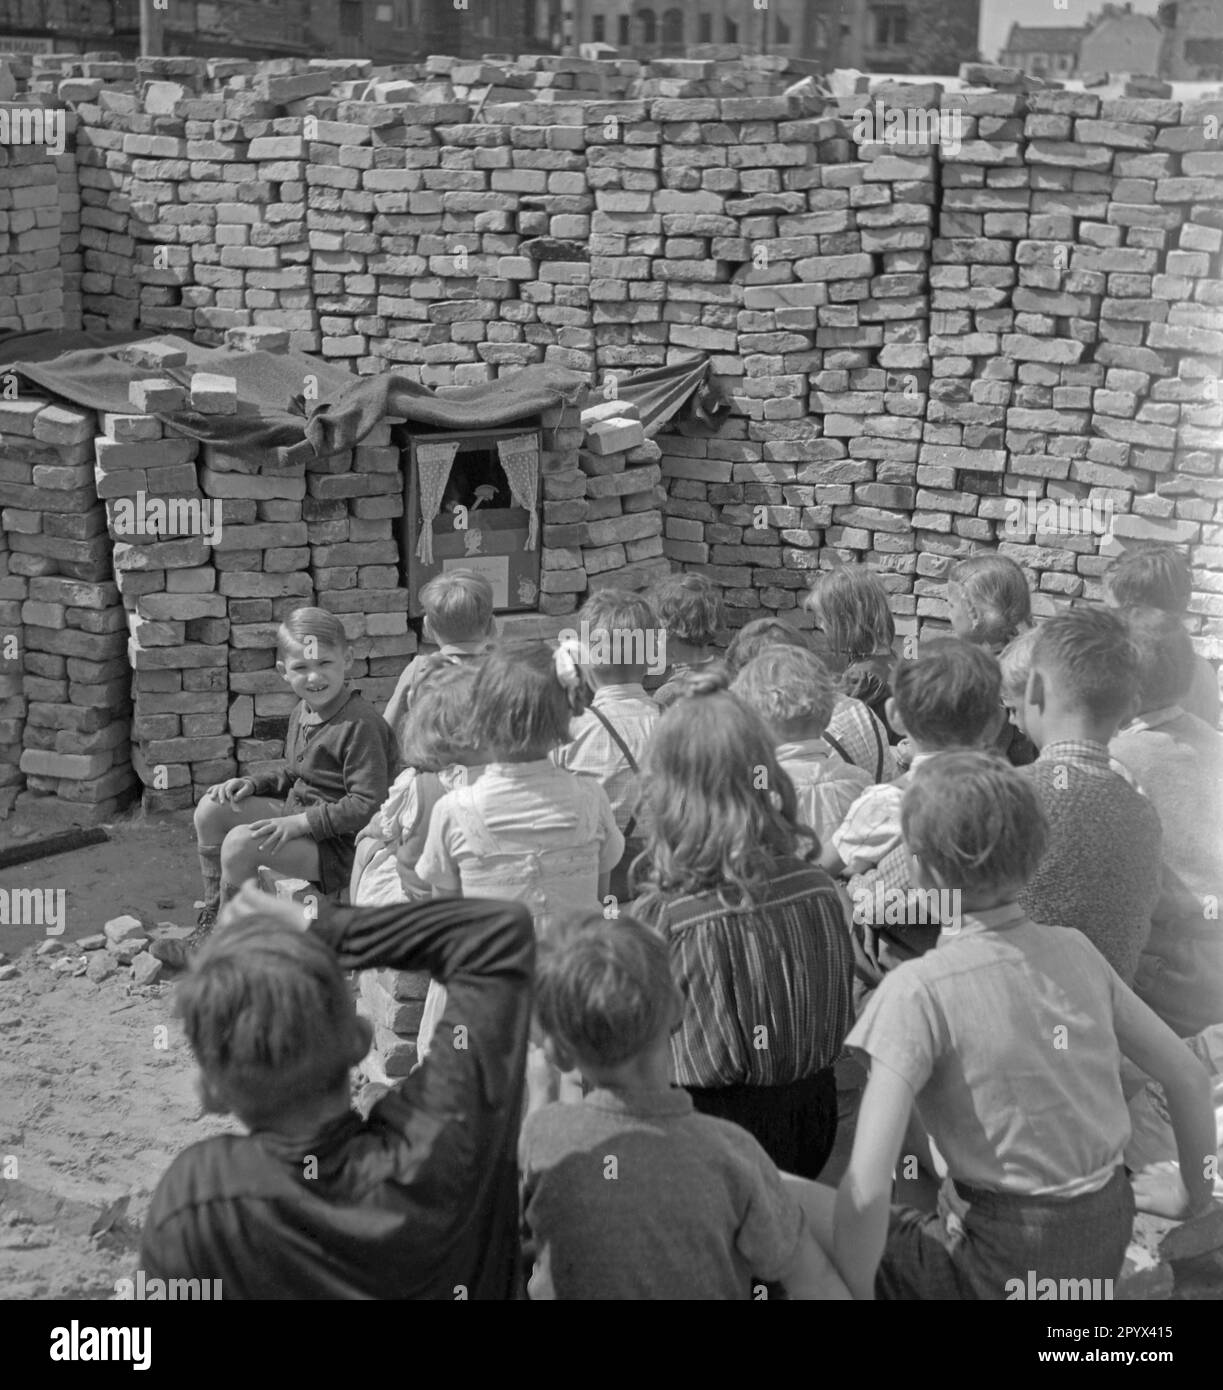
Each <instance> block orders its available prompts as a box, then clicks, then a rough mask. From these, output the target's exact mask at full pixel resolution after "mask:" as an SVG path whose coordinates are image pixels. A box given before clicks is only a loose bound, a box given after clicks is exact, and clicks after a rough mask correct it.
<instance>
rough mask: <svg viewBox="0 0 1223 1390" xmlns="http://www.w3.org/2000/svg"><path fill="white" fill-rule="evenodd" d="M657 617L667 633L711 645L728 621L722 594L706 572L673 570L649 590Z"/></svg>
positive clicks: (689, 640) (699, 643)
mask: <svg viewBox="0 0 1223 1390" xmlns="http://www.w3.org/2000/svg"><path fill="white" fill-rule="evenodd" d="M650 601H651V603H652V604H653V606H654V610H655V612H656V613H657V614H658V621H659V623H660V624H661V626H662V627H664V628H665V629H666V631H667V634H668V636H670V637H676V638H678V639H679V640H680V641H681V642H687V643H688V644H689V645H690V646H693V647H708V646H709V645H710V644H711V643H712V642H713V640H714V638H715V637H716V636H717V633H718V629H719V628H720V627H722V626H723V625H724V623H725V622H726V613H725V609H724V608H723V606H722V595H721V593H720V592H719V591H718V588H717V585H715V584H714V583H713V581H712V580H710V579H706V578H705V576H704V575H703V574H673V575H670V576H669V577H668V578H667V579H663V580H661V581H660V582H659V583H658V584H656V585H655V586H654V588H653V589H651V591H650Z"/></svg>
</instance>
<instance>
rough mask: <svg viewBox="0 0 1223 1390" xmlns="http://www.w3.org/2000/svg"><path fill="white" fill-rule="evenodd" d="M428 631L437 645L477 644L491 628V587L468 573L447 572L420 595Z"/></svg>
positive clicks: (460, 571)
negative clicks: (450, 643)
mask: <svg viewBox="0 0 1223 1390" xmlns="http://www.w3.org/2000/svg"><path fill="white" fill-rule="evenodd" d="M420 605H421V607H422V608H423V609H424V613H425V621H426V623H428V625H429V631H430V633H431V634H432V636H433V638H434V639H435V640H436V641H437V642H439V643H443V644H444V643H447V642H479V641H480V640H481V639H483V638H485V637H487V636H488V635H489V633H490V632H491V630H492V626H493V586H492V585H491V584H490V583H489V582H488V580H487V579H485V578H484V576H483V575H480V574H475V573H473V572H472V571H471V570H447V571H446V572H445V573H444V574H439V575H435V576H434V578H432V579H431V580H430V581H429V582H428V583H427V584H426V585H425V587H424V588H423V589H422V590H421V591H420Z"/></svg>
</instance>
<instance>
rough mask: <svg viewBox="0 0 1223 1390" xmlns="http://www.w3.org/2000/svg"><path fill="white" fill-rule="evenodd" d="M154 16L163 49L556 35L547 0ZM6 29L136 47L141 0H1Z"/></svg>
mask: <svg viewBox="0 0 1223 1390" xmlns="http://www.w3.org/2000/svg"><path fill="white" fill-rule="evenodd" d="M554 10H555V11H557V14H556V16H555V18H554V15H553V11H554ZM162 18H163V27H164V50H165V52H166V53H167V54H200V55H205V56H216V55H225V56H232V57H250V58H260V57H290V56H292V57H307V58H372V59H374V60H375V62H382V63H395V62H405V61H408V60H411V59H413V58H419V57H423V56H424V55H425V54H428V53H449V54H454V55H456V56H459V57H471V56H475V55H478V54H481V53H490V52H507V53H513V54H518V53H529V52H534V51H539V50H540V49H545V50H547V49H550V47H551V45H552V42H553V38H554V37H555V38H556V39H557V41H558V42H559V6H554V5H552V4H551V3H550V2H549V0H545V3H543V4H541V3H539V0H495V3H483V0H472V3H471V6H470V8H469V9H467V10H466V11H461V10H456V9H455V8H454V5H453V4H451V3H449V0H172V3H171V4H169V6H168V8H167V9H166V10H165V11H164V13H163V17H162ZM6 39H8V40H15V41H17V46H19V47H22V48H26V49H31V48H34V47H38V46H44V47H45V46H47V45H48V44H49V45H50V47H48V48H47V51H53V50H58V51H62V52H81V51H87V50H90V49H111V50H117V51H118V52H120V53H122V54H124V55H132V54H135V53H137V52H139V48H140V5H139V0H0V50H3V48H4V47H5V40H6Z"/></svg>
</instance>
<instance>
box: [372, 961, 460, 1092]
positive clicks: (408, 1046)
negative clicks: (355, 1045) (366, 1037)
mask: <svg viewBox="0 0 1223 1390" xmlns="http://www.w3.org/2000/svg"><path fill="white" fill-rule="evenodd" d="M428 993H429V976H428V974H426V973H422V972H420V971H416V970H365V971H363V972H362V974H361V978H360V981H359V994H358V1002H357V1008H358V1009H359V1010H360V1012H361V1013H362V1014H364V1015H365V1017H366V1018H368V1019H369V1021H370V1022H371V1023H372V1024H373V1027H374V1048H373V1051H372V1052H371V1053H370V1055H369V1057H367V1058H366V1061H365V1066H366V1067H367V1068H370V1067H372V1068H373V1071H372V1073H371V1076H372V1079H373V1080H375V1081H389V1082H392V1083H393V1082H395V1081H397V1080H399V1079H400V1078H401V1077H405V1076H407V1075H408V1073H409V1072H410V1071H411V1070H412V1068H413V1067H414V1066H415V1065H416V1039H417V1038H418V1037H419V1035H420V1021H421V1018H422V1017H423V1016H424V1012H425V996H426V995H427V994H428ZM443 1041H445V1042H446V1043H449V1039H444V1040H443Z"/></svg>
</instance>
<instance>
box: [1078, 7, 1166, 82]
mask: <svg viewBox="0 0 1223 1390" xmlns="http://www.w3.org/2000/svg"><path fill="white" fill-rule="evenodd" d="M1162 42H1163V32H1162V31H1161V29H1160V27H1159V25H1158V23H1157V22H1156V21H1155V19H1154V18H1153V17H1152V16H1151V15H1146V14H1135V13H1134V10H1133V6H1132V5H1130V4H1126V5H1124V6H1121V5H1105V6H1104V11H1103V13H1102V14H1100V15H1097V16H1096V17H1094V18H1092V19H1089V20H1088V21H1087V32H1086V33H1085V34H1084V35H1083V40H1082V42H1081V43H1080V44H1079V63H1078V71H1079V72H1080V73H1082V74H1092V73H1101V72H1138V73H1152V74H1153V73H1156V72H1158V70H1159V51H1160V45H1161V44H1162Z"/></svg>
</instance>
